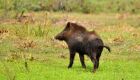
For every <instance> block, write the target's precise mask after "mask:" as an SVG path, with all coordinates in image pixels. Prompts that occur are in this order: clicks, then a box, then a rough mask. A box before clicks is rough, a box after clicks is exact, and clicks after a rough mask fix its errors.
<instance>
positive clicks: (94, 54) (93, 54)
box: [90, 52, 98, 72]
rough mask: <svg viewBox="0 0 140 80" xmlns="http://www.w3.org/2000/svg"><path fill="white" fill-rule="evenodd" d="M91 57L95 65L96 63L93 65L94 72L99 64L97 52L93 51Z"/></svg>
mask: <svg viewBox="0 0 140 80" xmlns="http://www.w3.org/2000/svg"><path fill="white" fill-rule="evenodd" d="M90 59H91V61H92V62H93V65H94V67H93V72H95V71H96V69H97V66H98V60H97V59H96V52H93V53H92V55H91V57H90Z"/></svg>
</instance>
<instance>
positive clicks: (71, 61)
mask: <svg viewBox="0 0 140 80" xmlns="http://www.w3.org/2000/svg"><path fill="white" fill-rule="evenodd" d="M74 57H75V52H74V51H70V62H69V66H68V68H71V67H72V65H73V61H74Z"/></svg>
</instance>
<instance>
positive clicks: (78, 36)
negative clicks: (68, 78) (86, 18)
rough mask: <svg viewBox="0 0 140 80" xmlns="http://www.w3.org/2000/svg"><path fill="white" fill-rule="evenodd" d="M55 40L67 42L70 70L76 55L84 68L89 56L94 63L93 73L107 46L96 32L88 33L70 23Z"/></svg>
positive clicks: (81, 27) (79, 26)
mask: <svg viewBox="0 0 140 80" xmlns="http://www.w3.org/2000/svg"><path fill="white" fill-rule="evenodd" d="M55 39H57V40H60V41H65V42H66V43H67V45H68V48H69V52H70V62H69V65H68V68H71V67H72V65H73V61H74V56H75V53H79V57H80V61H81V64H82V67H83V68H86V65H85V62H84V55H87V56H88V57H89V58H90V59H91V61H92V62H93V65H94V67H93V72H95V71H96V69H97V68H98V67H99V59H100V56H101V53H102V51H103V48H106V49H108V51H109V52H110V47H108V46H105V45H104V43H103V41H102V39H101V38H100V37H99V36H98V35H97V33H96V32H95V31H87V30H86V29H85V28H84V27H83V26H81V25H78V24H76V23H72V22H68V23H67V25H66V27H65V28H64V30H63V31H62V32H60V33H59V34H58V35H56V36H55Z"/></svg>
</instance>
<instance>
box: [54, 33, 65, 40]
mask: <svg viewBox="0 0 140 80" xmlns="http://www.w3.org/2000/svg"><path fill="white" fill-rule="evenodd" d="M55 39H57V40H64V36H63V34H62V33H59V34H58V35H56V36H55Z"/></svg>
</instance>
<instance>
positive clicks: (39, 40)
mask: <svg viewBox="0 0 140 80" xmlns="http://www.w3.org/2000/svg"><path fill="white" fill-rule="evenodd" d="M139 4H140V2H139V0H0V80H85V79H88V80H139V79H140V76H139V74H140V70H139V69H140V14H139V12H140V11H139V9H140V6H139ZM85 13H86V14H85ZM68 21H71V22H76V23H78V24H80V25H83V26H84V27H86V28H87V29H88V30H93V29H94V30H95V31H96V32H97V33H98V34H99V35H100V36H101V38H102V39H103V41H104V43H105V44H106V45H108V46H110V47H111V50H112V52H111V53H109V52H108V51H107V50H106V49H104V51H103V53H102V56H101V60H100V67H99V70H97V72H96V73H92V67H93V64H92V63H91V61H90V59H89V58H88V57H87V56H85V62H86V65H87V69H83V68H82V67H81V64H80V60H79V57H78V55H76V57H75V62H74V65H73V68H72V69H67V65H68V63H69V51H68V47H67V45H66V44H65V43H64V42H60V41H57V40H55V39H54V36H55V35H56V34H58V33H59V32H60V31H61V30H62V29H63V28H64V26H65V25H66V23H67V22H68Z"/></svg>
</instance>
